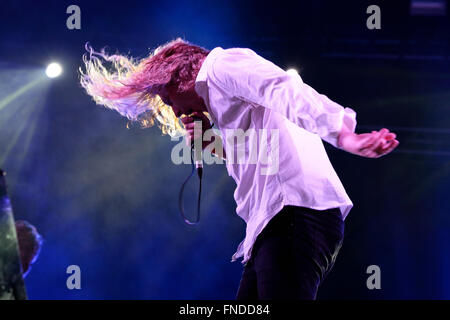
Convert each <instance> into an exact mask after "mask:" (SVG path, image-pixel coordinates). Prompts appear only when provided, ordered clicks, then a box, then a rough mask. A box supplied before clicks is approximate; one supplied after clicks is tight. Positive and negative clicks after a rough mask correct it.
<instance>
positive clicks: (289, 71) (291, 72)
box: [286, 68, 298, 76]
mask: <svg viewBox="0 0 450 320" xmlns="http://www.w3.org/2000/svg"><path fill="white" fill-rule="evenodd" d="M286 72H287V73H289V74H290V75H293V76H295V75H298V71H297V70H295V69H294V68H291V69H288V70H286Z"/></svg>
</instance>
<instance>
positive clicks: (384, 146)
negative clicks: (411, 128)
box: [338, 127, 399, 158]
mask: <svg viewBox="0 0 450 320" xmlns="http://www.w3.org/2000/svg"><path fill="white" fill-rule="evenodd" d="M396 137H397V136H396V134H395V133H393V132H389V130H388V129H386V128H383V129H381V130H380V131H372V132H371V133H362V134H357V133H352V132H350V131H348V130H346V129H345V127H344V128H343V130H342V132H341V133H340V136H339V141H338V145H339V147H340V148H341V149H342V150H345V151H347V152H350V153H353V154H356V155H358V156H361V157H366V158H379V157H381V156H384V155H386V154H388V153H389V152H391V151H392V150H394V149H395V148H396V147H397V146H398V144H399V142H398V140H396V139H395V138H396Z"/></svg>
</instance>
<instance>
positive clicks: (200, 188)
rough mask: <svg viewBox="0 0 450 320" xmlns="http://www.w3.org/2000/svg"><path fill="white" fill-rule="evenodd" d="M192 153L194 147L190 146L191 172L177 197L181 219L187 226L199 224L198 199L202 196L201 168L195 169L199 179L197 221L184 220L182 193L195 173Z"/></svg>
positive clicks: (198, 200)
mask: <svg viewBox="0 0 450 320" xmlns="http://www.w3.org/2000/svg"><path fill="white" fill-rule="evenodd" d="M193 151H194V146H193V145H192V146H191V163H192V171H191V173H190V174H189V176H188V177H187V178H186V180H184V182H183V184H182V185H181V189H180V194H179V196H178V206H179V207H180V212H181V217H182V218H183V220H184V222H185V223H186V224H188V225H196V224H198V223H199V222H200V197H201V194H202V175H203V168H201V167H200V168H197V175H198V179H199V187H198V199H197V220H196V221H194V222H192V221H190V220H189V219H188V218H186V216H185V214H184V206H183V193H184V187H185V186H186V183H187V182H188V181H189V179H190V178H191V177H192V175H193V174H194V171H195V165H194V158H193V156H192V153H193Z"/></svg>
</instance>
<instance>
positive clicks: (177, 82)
mask: <svg viewBox="0 0 450 320" xmlns="http://www.w3.org/2000/svg"><path fill="white" fill-rule="evenodd" d="M86 50H87V51H88V53H87V54H84V55H83V62H84V65H85V69H86V70H85V71H83V70H82V69H81V68H80V83H81V86H82V87H83V88H84V89H85V90H86V92H87V93H88V94H89V95H90V96H92V98H93V99H94V101H95V102H96V103H97V104H100V105H103V106H105V107H107V108H110V109H113V110H116V111H117V112H119V113H120V114H121V115H122V116H124V117H126V118H128V119H129V120H130V121H131V122H139V123H140V125H141V126H142V127H143V128H148V127H151V126H153V125H154V124H155V121H157V123H158V126H159V127H160V129H161V131H162V133H163V134H169V135H170V136H172V137H174V136H180V135H184V133H185V130H184V126H183V124H182V123H181V122H180V121H179V119H178V118H177V117H176V116H175V114H174V112H173V110H172V108H171V107H170V106H168V105H166V104H165V103H164V102H163V101H162V100H161V98H160V97H159V95H158V93H159V92H160V91H161V90H162V89H163V88H164V87H165V86H167V85H174V86H175V87H176V88H177V90H178V92H183V91H186V90H188V89H189V88H191V87H192V86H193V85H194V83H195V77H196V75H197V74H198V71H199V70H200V67H201V61H202V60H203V58H204V57H205V56H206V55H207V54H208V53H209V51H208V50H206V49H204V48H201V47H199V46H196V45H193V44H190V43H189V42H187V41H185V40H183V39H181V38H177V39H175V40H172V41H170V42H168V43H166V44H164V45H162V46H159V47H157V48H156V49H155V50H153V51H152V52H151V53H150V55H149V56H148V57H146V58H144V59H141V60H137V59H135V58H133V57H127V56H124V55H120V54H115V55H108V54H107V53H106V52H105V50H104V49H103V50H101V51H100V52H96V51H95V50H94V49H93V48H92V47H90V46H89V45H88V44H86ZM105 64H109V65H110V67H109V68H107V67H106V65H105ZM127 126H128V125H127Z"/></svg>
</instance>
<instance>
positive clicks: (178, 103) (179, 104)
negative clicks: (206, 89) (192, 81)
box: [159, 87, 207, 117]
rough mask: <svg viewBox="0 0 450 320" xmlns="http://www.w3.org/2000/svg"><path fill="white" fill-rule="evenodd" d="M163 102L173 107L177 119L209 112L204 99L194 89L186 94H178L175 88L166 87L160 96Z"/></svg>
mask: <svg viewBox="0 0 450 320" xmlns="http://www.w3.org/2000/svg"><path fill="white" fill-rule="evenodd" d="M159 96H160V97H161V99H162V101H163V102H164V103H165V104H167V105H169V106H171V107H172V109H173V112H174V113H175V115H176V116H177V117H180V116H181V115H183V114H184V115H186V116H188V115H190V114H191V113H193V112H194V111H201V112H202V111H207V110H206V105H205V102H204V101H203V99H202V98H201V97H200V96H199V95H198V94H197V92H195V89H194V87H192V88H191V89H189V90H188V91H186V92H182V93H178V92H176V89H175V88H173V87H166V88H165V90H163V92H161V93H160V94H159Z"/></svg>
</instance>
